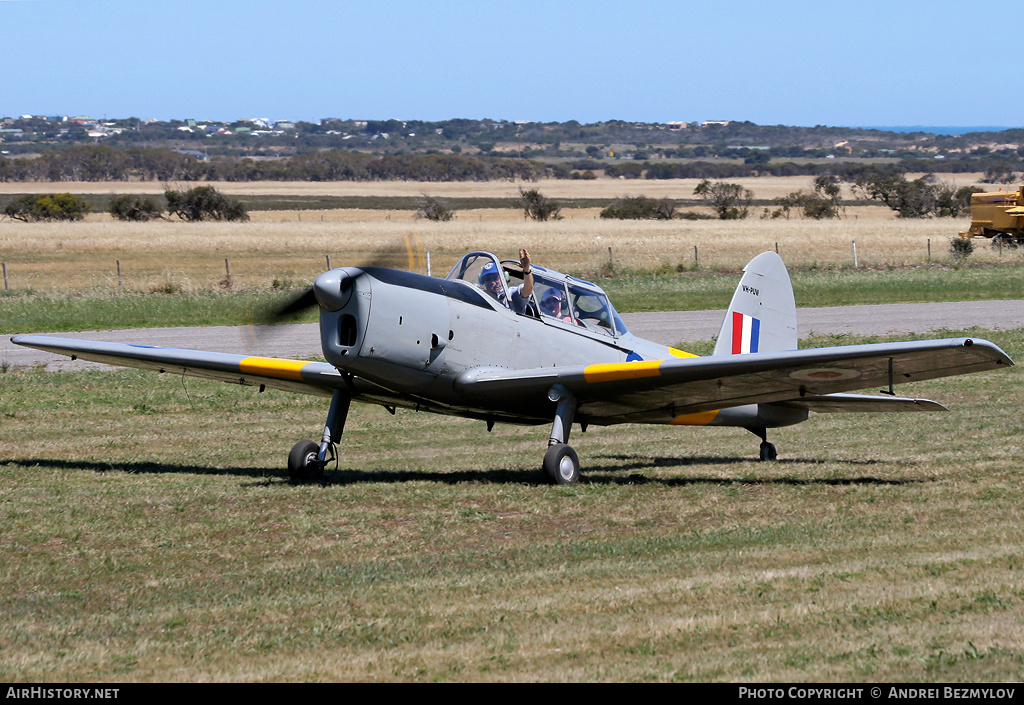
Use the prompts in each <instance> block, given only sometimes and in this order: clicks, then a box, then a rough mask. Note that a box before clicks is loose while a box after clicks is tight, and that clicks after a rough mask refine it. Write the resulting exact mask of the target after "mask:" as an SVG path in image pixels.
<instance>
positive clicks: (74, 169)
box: [0, 145, 544, 182]
mask: <svg viewBox="0 0 1024 705" xmlns="http://www.w3.org/2000/svg"><path fill="white" fill-rule="evenodd" d="M542 175H544V166H543V165H542V164H540V163H538V162H534V161H530V160H526V159H510V158H501V157H472V156H464V155H455V154H452V155H447V154H403V155H372V154H362V153H344V152H318V153H315V154H302V155H297V156H294V157H288V158H281V159H249V158H244V157H243V158H239V157H218V158H215V159H210V160H205V159H200V158H198V157H196V156H193V155H190V154H182V153H180V152H176V151H174V150H169V149H118V148H116V147H110V146H106V145H95V146H84V145H83V146H75V147H69V148H68V149H62V150H47V151H44V152H42V153H41V154H40V155H39V157H38V158H37V159H14V158H4V157H0V182H3V181H53V182H58V181H129V180H133V179H140V180H143V181H399V180H408V181H492V180H502V179H505V180H513V179H515V180H525V181H532V180H536V179H537V178H539V177H540V176H542Z"/></svg>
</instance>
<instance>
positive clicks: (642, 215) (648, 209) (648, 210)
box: [601, 196, 676, 220]
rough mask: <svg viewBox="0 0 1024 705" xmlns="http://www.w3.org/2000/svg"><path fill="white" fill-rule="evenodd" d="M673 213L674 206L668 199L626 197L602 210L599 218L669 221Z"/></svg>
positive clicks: (674, 210) (673, 215)
mask: <svg viewBox="0 0 1024 705" xmlns="http://www.w3.org/2000/svg"><path fill="white" fill-rule="evenodd" d="M675 213H676V204H675V203H674V202H673V201H672V199H670V198H661V199H654V198H648V197H647V196H627V197H626V198H618V199H616V200H615V202H614V203H612V205H610V206H608V207H607V208H605V209H604V210H602V211H601V217H602V218H617V219H619V220H671V219H672V218H674V217H675Z"/></svg>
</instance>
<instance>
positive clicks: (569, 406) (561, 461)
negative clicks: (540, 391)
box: [544, 384, 580, 485]
mask: <svg viewBox="0 0 1024 705" xmlns="http://www.w3.org/2000/svg"><path fill="white" fill-rule="evenodd" d="M548 399H550V400H551V401H553V402H555V404H556V406H555V420H554V421H553V422H552V424H551V436H550V438H548V451H547V453H545V454H544V472H545V474H547V476H548V478H549V479H550V480H551V481H552V482H553V483H555V484H556V485H575V484H576V483H577V482H579V481H580V459H579V456H577V455H576V451H575V450H573V449H572V447H571V446H569V445H568V441H569V431H570V430H571V429H572V419H573V416H574V415H575V413H576V397H574V396H573V394H572V392H570V391H569V390H568V389H566V388H565V387H563V386H562V385H560V384H556V385H554V386H553V387H552V388H551V389H550V390H548Z"/></svg>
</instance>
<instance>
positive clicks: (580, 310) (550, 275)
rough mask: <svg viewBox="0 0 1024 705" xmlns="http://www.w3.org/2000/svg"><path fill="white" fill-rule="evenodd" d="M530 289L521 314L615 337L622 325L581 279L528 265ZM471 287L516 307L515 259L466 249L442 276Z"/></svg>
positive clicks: (604, 298)
mask: <svg viewBox="0 0 1024 705" xmlns="http://www.w3.org/2000/svg"><path fill="white" fill-rule="evenodd" d="M531 269H532V271H533V280H534V289H533V294H532V296H530V297H529V300H528V302H527V304H526V306H525V311H524V312H519V311H517V312H518V313H520V314H521V315H526V316H531V317H533V318H539V319H541V320H542V321H544V322H546V323H553V324H555V325H565V326H572V327H575V328H578V329H580V330H587V331H591V332H597V333H603V334H605V335H610V336H613V337H618V336H620V335H622V334H623V333H626V332H627V330H626V326H625V324H624V323H623V322H622V319H621V318H620V317H619V314H618V313H617V312H616V311H615V308H614V307H613V306H612V303H611V301H609V300H608V295H607V294H605V293H604V291H603V290H602V289H601V287H599V286H597V285H596V284H592V283H590V282H588V281H584V280H582V279H577V278H576V277H572V276H569V275H568V274H562V273H561V272H556V271H555V270H553V269H548V268H546V267H540V266H538V265H532V266H531ZM446 279H448V280H449V281H462V282H465V283H466V284H469V285H471V286H474V287H476V288H478V289H480V290H481V291H483V292H484V293H485V294H487V295H488V296H490V297H491V298H492V299H494V300H495V301H497V302H498V303H499V304H501V305H504V306H506V307H508V308H512V309H513V310H516V307H515V306H513V305H511V304H510V303H509V302H510V301H512V300H513V296H514V290H515V289H516V288H517V287H519V286H520V285H521V284H522V283H523V281H524V280H523V270H522V267H521V266H520V264H519V262H518V261H515V260H505V261H499V260H498V258H497V257H496V256H495V255H493V254H491V253H490V252H470V253H469V254H467V255H464V256H463V257H462V259H460V260H459V261H458V262H457V263H456V264H455V267H454V268H452V271H451V272H450V273H449V274H448V276H447V277H446Z"/></svg>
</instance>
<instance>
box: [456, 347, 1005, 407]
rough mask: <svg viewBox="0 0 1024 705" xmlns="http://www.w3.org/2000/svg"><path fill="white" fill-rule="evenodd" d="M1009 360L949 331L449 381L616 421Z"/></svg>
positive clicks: (815, 402)
mask: <svg viewBox="0 0 1024 705" xmlns="http://www.w3.org/2000/svg"><path fill="white" fill-rule="evenodd" d="M1011 365H1013V360H1011V359H1010V357H1009V356H1008V355H1007V354H1006V353H1005V352H1003V351H1002V350H1001V349H1000V348H999V347H998V346H997V345H995V344H993V343H991V342H989V341H987V340H975V339H970V338H951V339H944V340H927V341H915V342H905V343H880V344H874V345H851V346H843V347H834V348H812V349H806V350H792V351H787V352H771V353H754V354H744V355H722V356H711V357H701V358H685V359H678V358H673V359H668V360H658V361H640V362H626V363H613V364H600V365H587V366H578V367H556V368H545V369H537V370H520V371H513V370H505V369H495V368H478V369H475V370H467V371H466V372H464V373H463V374H461V375H460V376H459V378H458V380H457V381H456V383H455V385H456V390H457V391H460V392H461V393H463V394H466V395H469V396H474V397H475V396H490V395H495V394H502V395H507V396H508V397H511V398H525V397H527V396H530V397H533V398H536V395H537V394H538V393H546V392H547V390H548V389H550V388H551V386H552V385H554V384H561V385H562V386H564V387H566V388H567V389H569V390H570V391H571V392H572V393H573V394H574V395H575V396H576V398H577V400H578V402H579V411H580V412H581V413H585V414H586V416H587V417H588V419H590V420H592V421H593V422H595V423H622V422H628V421H634V420H641V419H642V418H644V417H646V416H649V415H650V414H652V413H653V412H659V413H658V415H659V416H663V415H666V414H667V415H669V416H677V415H684V414H699V413H702V412H708V411H714V410H717V409H725V408H729V407H735V406H742V405H746V404H769V403H777V402H793V404H794V405H800V406H801V407H802V408H808V409H811V410H821V411H826V410H828V411H839V410H849V411H852V410H855V409H854V408H851V407H855V406H856V405H857V404H858V402H855V401H854V402H851V401H848V400H840V399H833V400H831V401H830V402H826V400H824V399H822V397H824V396H826V395H834V394H837V393H841V392H849V391H854V390H858V389H867V388H872V387H877V388H887V387H889V386H890V383H891V384H893V385H895V384H903V383H907V382H919V381H923V380H929V379H935V378H938V377H948V376H952V375H961V374H969V373H972V372H982V371H985V370H992V369H997V368H1000V367H1003V366H1011ZM922 401H923V400H922ZM932 403H934V402H932ZM860 404H862V405H863V406H862V408H863V410H896V408H895V407H896V406H897V405H894V404H892V403H891V402H890V403H889V406H886V402H884V401H881V400H879V399H877V398H876V399H875V400H874V405H875V406H876V409H869V402H867V401H863V402H860ZM936 406H938V405H936ZM815 407H817V408H815ZM908 408H909V407H908ZM931 409H934V407H929V410H931ZM922 410H923V409H922Z"/></svg>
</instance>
